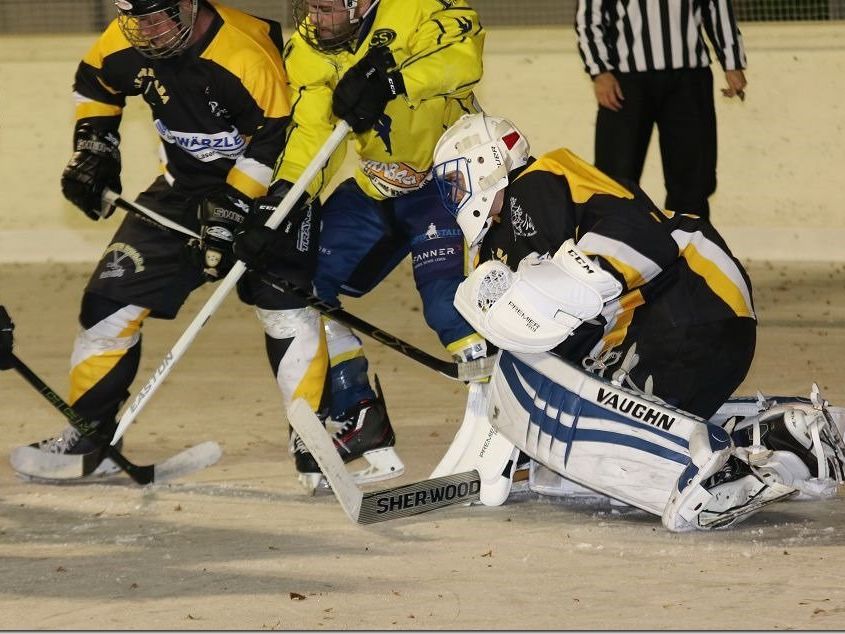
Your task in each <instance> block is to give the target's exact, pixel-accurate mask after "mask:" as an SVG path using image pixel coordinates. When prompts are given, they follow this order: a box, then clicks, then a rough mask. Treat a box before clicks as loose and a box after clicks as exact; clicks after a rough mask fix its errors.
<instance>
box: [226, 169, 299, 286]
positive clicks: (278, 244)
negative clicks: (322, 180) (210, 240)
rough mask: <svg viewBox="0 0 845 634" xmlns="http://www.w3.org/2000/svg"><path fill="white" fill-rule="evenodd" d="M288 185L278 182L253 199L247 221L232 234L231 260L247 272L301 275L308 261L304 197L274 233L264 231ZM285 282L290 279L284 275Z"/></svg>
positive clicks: (287, 189)
mask: <svg viewBox="0 0 845 634" xmlns="http://www.w3.org/2000/svg"><path fill="white" fill-rule="evenodd" d="M291 187H292V185H291V184H290V183H289V182H287V181H284V180H278V181H276V182H275V183H273V185H271V186H270V190H269V191H268V195H267V196H264V197H263V198H256V199H255V201H254V203H253V207H252V213H251V214H250V216H249V219H248V220H247V222H246V223H244V224H243V225H242V226H241V227H239V228H238V231H237V232H236V233H235V244H234V251H235V256H236V257H237V258H238V259H239V260H243V262H244V263H245V264H246V265H247V267H249V268H250V269H252V270H254V271H258V272H263V271H266V270H267V269H269V268H274V269H283V270H288V271H291V272H293V271H301V270H304V269H306V268H307V267H308V262H309V261H310V259H311V258H312V253H311V251H313V250H312V249H310V248H309V246H310V244H311V229H312V216H311V214H312V206H311V204H310V202H309V200H308V194H307V193H304V194H302V196H301V197H300V198H299V200H298V201H296V204H295V205H294V206H293V208H292V209H291V211H290V213H289V214H288V215H287V217H286V218H285V219H284V220H282V223H281V224H280V225H279V227H278V228H277V229H270V228H269V227H265V226H264V225H265V224H266V222H267V220H268V218H270V216H271V215H273V212H274V211H276V208H277V207H278V206H279V204H280V203H281V202H282V199H283V198H284V197H285V194H287V193H288V192H289V191H290V188H291ZM286 277H288V279H290V278H291V277H294V275H286Z"/></svg>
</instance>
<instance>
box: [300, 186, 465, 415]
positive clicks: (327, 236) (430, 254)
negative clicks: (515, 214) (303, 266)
mask: <svg viewBox="0 0 845 634" xmlns="http://www.w3.org/2000/svg"><path fill="white" fill-rule="evenodd" d="M408 254H410V255H411V264H412V268H413V275H414V280H415V282H416V287H417V291H418V292H419V294H420V298H421V299H422V304H423V315H424V317H425V320H426V323H427V324H428V325H429V327H430V328H432V329H433V330H434V331H435V332H436V333H437V335H438V337H439V338H440V341H441V343H442V344H443V345H444V346H445V347H446V349H447V350H448V351H449V352H450V353H452V354H460V353H461V352H462V351H463V350H465V349H467V348H471V347H472V346H473V344H476V345H477V344H479V343H480V342H481V341H482V339H481V337H480V336H479V335H477V334H476V333H475V332H474V331H473V329H472V328H471V327H470V326H469V324H467V323H466V321H465V320H464V319H463V318H462V317H461V316H460V314H459V313H458V312H457V310H456V309H455V307H454V306H453V305H452V298H453V297H454V296H455V290H456V289H457V287H458V284H460V282H461V281H463V279H464V272H465V263H464V242H463V234H462V233H461V230H460V228H459V227H458V226H457V223H456V221H455V219H454V218H453V217H452V216H451V215H450V214H449V213H448V212H447V211H446V209H445V208H444V207H443V205H442V204H441V202H440V197H439V194H438V193H437V189H436V187H435V186H434V184H433V183H429V184H427V185H425V186H424V187H422V188H421V189H419V190H417V191H414V192H411V193H408V194H405V195H403V196H401V197H398V198H390V199H387V200H384V201H378V200H374V199H372V198H370V197H369V196H367V195H366V194H365V193H364V192H363V191H362V190H361V188H360V187H359V186H358V185H357V184H356V183H355V181H354V180H353V179H348V180H346V181H344V182H343V183H341V185H340V186H338V188H337V189H336V190H335V191H334V192H333V193H332V194H331V196H329V198H328V199H327V200H326V202H325V204H324V205H323V208H322V230H321V232H320V254H319V259H318V262H317V272H316V276H315V279H314V288H315V289H316V291H317V295H319V297H320V299H322V300H323V301H326V302H328V303H330V304H335V305H336V304H337V303H338V296H339V295H341V294H343V295H348V296H350V297H360V296H362V295H364V294H366V293H368V292H370V291H371V290H372V289H373V288H375V287H376V286H377V285H378V284H379V283H380V282H381V281H382V280H384V278H385V277H387V275H388V274H389V273H390V272H391V271H393V270H394V269H395V268H396V267H397V266H398V265H399V263H400V262H401V261H402V260H403V259H404V258H405V257H406V256H407V255H408ZM326 334H327V337H328V349H329V354H330V356H331V377H332V399H331V415H332V418H335V419H338V418H340V417H341V416H342V414H343V412H344V411H345V410H347V409H349V408H350V407H352V406H353V405H355V404H356V403H357V402H358V401H361V400H367V399H371V398H374V396H375V395H374V392H373V390H372V388H371V387H370V385H369V381H368V379H367V366H368V364H367V359H366V357H365V356H364V353H363V350H362V346H361V340H360V339H359V338H358V337H357V336H356V335H354V333H352V332H351V331H350V330H349V329H348V328H346V327H344V326H341V325H339V324H336V323H330V324H329V325H328V327H327V331H326Z"/></svg>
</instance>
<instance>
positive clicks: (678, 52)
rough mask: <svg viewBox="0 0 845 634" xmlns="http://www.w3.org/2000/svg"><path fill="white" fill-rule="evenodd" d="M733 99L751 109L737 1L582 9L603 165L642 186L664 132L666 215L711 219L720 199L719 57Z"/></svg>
mask: <svg viewBox="0 0 845 634" xmlns="http://www.w3.org/2000/svg"><path fill="white" fill-rule="evenodd" d="M702 27H704V30H705V31H706V32H707V37H708V39H709V40H710V43H711V45H712V47H713V49H714V51H715V53H716V56H717V57H718V59H719V63H720V64H721V65H722V68H724V70H725V79H726V81H727V84H728V87H727V88H723V89H722V94H723V95H725V96H726V97H733V96H734V95H736V96H738V97H739V98H740V99H741V100H744V99H745V92H744V90H745V86H746V80H745V74H744V73H743V69H744V68H745V67H746V60H745V49H744V48H743V44H742V35H741V33H740V31H739V28H738V27H737V25H736V20H735V19H734V14H733V8H732V6H731V0H578V8H577V11H576V14H575V30H576V33H577V36H578V50H579V52H580V54H581V58H582V59H583V61H584V67H585V69H586V71H587V72H588V73H589V74H590V76H591V77H592V79H593V89H594V91H595V94H596V100H597V101H598V104H599V108H598V114H597V116H596V139H595V164H596V166H597V167H598V168H599V169H601V170H602V171H603V172H605V173H607V174H609V175H611V176H613V177H615V178H623V179H629V180H632V181H634V182H636V183H639V180H640V176H641V175H642V171H643V163H644V162H645V156H646V151H647V150H648V144H649V140H650V139H651V131H652V128H653V127H654V125H655V124H656V125H657V129H658V131H659V136H660V155H661V159H662V162H663V177H664V181H665V184H666V205H665V206H666V209H668V210H671V211H675V212H680V213H690V214H696V215H699V216H703V217H705V218H709V215H710V207H709V204H708V202H707V199H708V198H709V197H710V195H711V194H712V193H713V192H715V191H716V110H715V107H714V102H713V74H712V72H711V71H710V61H711V58H710V52H709V50H708V48H707V44H706V43H705V41H704V37H703V34H702Z"/></svg>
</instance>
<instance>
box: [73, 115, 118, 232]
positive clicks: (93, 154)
mask: <svg viewBox="0 0 845 634" xmlns="http://www.w3.org/2000/svg"><path fill="white" fill-rule="evenodd" d="M118 145H120V135H119V134H118V133H117V131H104V130H98V129H96V128H95V127H94V126H93V125H91V124H90V123H87V122H86V123H82V124H80V125H79V126H77V128H76V130H75V131H74V134H73V148H74V152H73V156H71V157H70V161H69V162H68V164H67V167H65V169H64V171H63V172H62V194H64V196H65V198H67V199H68V200H69V201H70V202H72V203H73V204H74V205H76V206H77V207H79V208H80V209H81V210H82V211H84V212H85V215H86V216H88V217H89V218H91V220H99V219H100V218H108V217H109V216H110V215H111V214H112V212H114V205H103V191H104V190H105V189H106V188H109V189H111V190H112V191H115V192H117V193H118V194H119V193H120V192H121V191H122V190H123V188H122V187H121V185H120V150H119V149H118Z"/></svg>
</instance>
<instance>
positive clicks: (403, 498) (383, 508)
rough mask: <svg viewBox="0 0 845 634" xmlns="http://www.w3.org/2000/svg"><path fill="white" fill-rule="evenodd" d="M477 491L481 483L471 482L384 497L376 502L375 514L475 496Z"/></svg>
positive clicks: (477, 481)
mask: <svg viewBox="0 0 845 634" xmlns="http://www.w3.org/2000/svg"><path fill="white" fill-rule="evenodd" d="M479 491H481V481H480V480H473V481H472V482H459V483H458V484H446V485H444V486H439V487H432V488H429V489H422V490H421V491H411V492H409V493H404V494H401V495H385V496H384V497H380V498H378V499H377V500H376V513H378V514H379V515H381V514H383V513H388V512H390V511H401V510H403V509H410V508H414V507H417V506H428V505H429V504H439V503H442V502H448V501H450V500H454V499H456V498H464V497H467V496H469V495H475V494H476V493H478V492H479Z"/></svg>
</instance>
